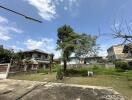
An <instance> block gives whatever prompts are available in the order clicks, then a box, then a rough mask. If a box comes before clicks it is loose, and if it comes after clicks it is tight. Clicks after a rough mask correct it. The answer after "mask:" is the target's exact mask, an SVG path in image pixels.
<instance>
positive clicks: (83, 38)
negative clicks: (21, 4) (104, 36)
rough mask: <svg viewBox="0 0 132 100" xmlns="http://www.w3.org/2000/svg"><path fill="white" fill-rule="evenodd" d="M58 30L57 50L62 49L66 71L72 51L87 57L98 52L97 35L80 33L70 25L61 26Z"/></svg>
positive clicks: (79, 55) (76, 54)
mask: <svg viewBox="0 0 132 100" xmlns="http://www.w3.org/2000/svg"><path fill="white" fill-rule="evenodd" d="M57 32H58V34H57V36H58V39H57V50H61V51H62V59H63V62H64V71H66V67H67V61H68V60H69V58H70V55H71V54H72V53H74V54H75V56H77V57H82V56H83V57H86V56H88V55H93V54H94V55H95V54H96V53H97V52H96V51H97V46H96V37H93V36H91V35H87V34H78V33H76V32H74V30H73V29H72V28H71V27H70V26H69V25H64V26H61V27H60V28H58V30H57Z"/></svg>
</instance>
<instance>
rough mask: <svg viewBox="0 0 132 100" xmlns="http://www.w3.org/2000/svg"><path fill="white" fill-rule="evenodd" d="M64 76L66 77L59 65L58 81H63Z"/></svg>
mask: <svg viewBox="0 0 132 100" xmlns="http://www.w3.org/2000/svg"><path fill="white" fill-rule="evenodd" d="M63 76H64V73H63V70H62V68H61V66H59V65H58V67H57V73H56V79H57V80H62V79H63Z"/></svg>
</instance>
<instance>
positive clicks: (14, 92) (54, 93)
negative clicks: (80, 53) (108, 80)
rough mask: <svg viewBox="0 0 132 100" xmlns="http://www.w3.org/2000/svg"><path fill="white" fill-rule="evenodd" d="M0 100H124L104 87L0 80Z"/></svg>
mask: <svg viewBox="0 0 132 100" xmlns="http://www.w3.org/2000/svg"><path fill="white" fill-rule="evenodd" d="M0 100H125V99H124V98H123V97H122V96H120V95H119V94H118V93H117V92H116V91H114V90H113V89H111V88H106V87H96V86H84V85H72V84H62V83H47V82H35V81H23V80H9V79H7V80H0Z"/></svg>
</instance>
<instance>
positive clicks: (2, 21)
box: [0, 16, 8, 23]
mask: <svg viewBox="0 0 132 100" xmlns="http://www.w3.org/2000/svg"><path fill="white" fill-rule="evenodd" d="M0 23H8V20H7V19H6V18H4V17H2V16H0Z"/></svg>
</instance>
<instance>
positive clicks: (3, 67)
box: [0, 64, 10, 79]
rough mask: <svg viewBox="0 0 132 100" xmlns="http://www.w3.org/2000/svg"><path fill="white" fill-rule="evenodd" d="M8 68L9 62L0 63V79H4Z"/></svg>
mask: <svg viewBox="0 0 132 100" xmlns="http://www.w3.org/2000/svg"><path fill="white" fill-rule="evenodd" d="M9 70H10V64H0V79H6V78H7V77H8V73H9Z"/></svg>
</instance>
